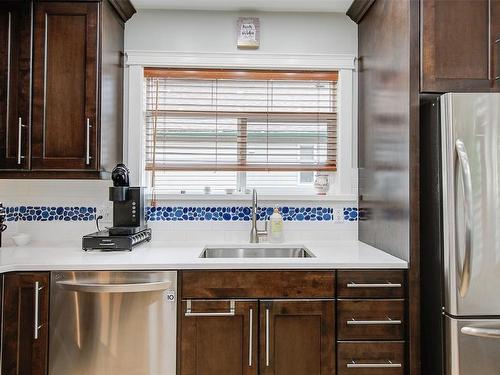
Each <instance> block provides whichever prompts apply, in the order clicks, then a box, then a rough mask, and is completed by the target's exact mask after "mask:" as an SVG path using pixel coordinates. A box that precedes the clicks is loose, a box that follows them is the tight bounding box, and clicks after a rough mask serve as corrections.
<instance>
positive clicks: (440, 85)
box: [421, 0, 500, 92]
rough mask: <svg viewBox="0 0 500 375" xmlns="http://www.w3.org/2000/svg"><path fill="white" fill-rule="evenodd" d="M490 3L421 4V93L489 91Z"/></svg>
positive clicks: (439, 0)
mask: <svg viewBox="0 0 500 375" xmlns="http://www.w3.org/2000/svg"><path fill="white" fill-rule="evenodd" d="M499 22H500V19H498V18H497V19H495V18H493V17H492V14H491V9H490V0H460V1H448V0H422V1H421V27H422V30H421V49H422V51H421V53H422V61H421V91H423V92H453V91H459V92H473V91H490V90H491V89H492V83H493V66H492V55H491V44H490V43H491V37H492V36H491V35H490V25H493V24H494V23H499Z"/></svg>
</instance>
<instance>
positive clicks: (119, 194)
mask: <svg viewBox="0 0 500 375" xmlns="http://www.w3.org/2000/svg"><path fill="white" fill-rule="evenodd" d="M129 174H130V171H129V170H128V168H127V167H126V166H125V165H124V164H118V165H117V166H116V167H115V168H114V169H113V172H112V174H111V179H112V180H113V186H112V187H110V188H109V200H110V201H112V202H113V226H112V227H111V228H107V230H103V231H98V232H95V233H92V234H89V235H86V236H84V237H83V240H82V248H83V250H85V251H87V250H132V248H133V247H134V246H137V245H139V244H140V243H142V242H145V241H150V240H151V229H149V228H148V226H147V224H146V219H145V213H144V209H145V207H144V188H142V187H130V186H129V185H130V183H129Z"/></svg>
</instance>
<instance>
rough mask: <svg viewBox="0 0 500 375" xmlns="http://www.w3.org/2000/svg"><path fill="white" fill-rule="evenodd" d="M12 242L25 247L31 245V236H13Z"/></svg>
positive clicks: (19, 234)
mask: <svg viewBox="0 0 500 375" xmlns="http://www.w3.org/2000/svg"><path fill="white" fill-rule="evenodd" d="M12 241H14V243H15V244H16V246H25V245H27V244H29V243H30V241H31V236H30V235H29V234H26V233H18V234H14V235H13V236H12Z"/></svg>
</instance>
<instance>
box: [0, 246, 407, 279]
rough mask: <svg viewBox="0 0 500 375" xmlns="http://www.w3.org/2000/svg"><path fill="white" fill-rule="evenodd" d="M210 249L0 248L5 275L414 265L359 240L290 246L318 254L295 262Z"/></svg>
mask: <svg viewBox="0 0 500 375" xmlns="http://www.w3.org/2000/svg"><path fill="white" fill-rule="evenodd" d="M205 245H208V246H212V245H217V244H204V243H203V244H201V243H172V242H170V243H168V242H154V241H153V242H151V243H148V244H142V245H140V246H138V247H136V248H135V249H134V250H132V251H131V252H128V251H122V252H99V251H92V252H84V251H83V250H82V249H81V247H80V246H81V245H80V242H71V243H65V244H61V243H59V244H57V245H48V244H40V245H37V244H32V245H28V246H24V247H14V246H9V247H2V248H0V273H3V272H11V271H51V270H145V269H148V270H149V269H151V270H153V269H155V270H168V269H171V270H181V269H339V268H365V269H366V268H381V269H382V268H386V269H387V268H393V269H404V268H407V267H408V264H407V262H405V261H403V260H401V259H399V258H396V257H394V256H392V255H389V254H387V253H385V252H383V251H381V250H378V249H376V248H374V247H372V246H369V245H366V244H364V243H362V242H359V241H328V242H305V243H301V244H297V243H293V244H285V245H304V246H305V247H307V248H308V249H309V250H310V251H311V252H312V253H313V254H314V255H315V256H316V257H314V258H295V259H289V258H244V259H241V258H225V259H220V258H219V259H204V258H198V256H199V255H200V253H201V252H202V250H203V248H204V247H205ZM218 245H220V244H218ZM228 245H229V244H224V245H222V246H228ZM238 245H240V246H241V245H248V244H238ZM261 245H264V244H261ZM282 245H283V244H282ZM270 246H273V245H270ZM274 246H276V245H274Z"/></svg>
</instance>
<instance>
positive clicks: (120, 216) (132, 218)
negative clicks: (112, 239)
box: [109, 164, 147, 236]
mask: <svg viewBox="0 0 500 375" xmlns="http://www.w3.org/2000/svg"><path fill="white" fill-rule="evenodd" d="M129 174H130V171H129V170H128V168H127V167H126V166H125V165H124V164H118V165H117V166H116V167H115V169H113V172H112V173H111V179H112V180H113V186H112V187H110V188H109V200H110V201H112V202H113V226H112V227H111V228H109V233H110V234H111V235H116V236H122V235H129V234H136V233H139V232H141V231H143V230H145V229H147V224H146V219H145V215H144V188H142V187H130V186H129Z"/></svg>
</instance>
